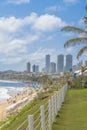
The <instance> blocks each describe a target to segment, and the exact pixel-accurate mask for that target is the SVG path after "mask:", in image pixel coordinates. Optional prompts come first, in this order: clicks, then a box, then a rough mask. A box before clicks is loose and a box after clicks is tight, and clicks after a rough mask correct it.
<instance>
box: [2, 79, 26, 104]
mask: <svg viewBox="0 0 87 130" xmlns="http://www.w3.org/2000/svg"><path fill="white" fill-rule="evenodd" d="M27 86H28V84H26V83H24V82H15V81H3V80H0V103H1V102H4V101H6V100H7V99H9V98H11V97H13V96H15V95H16V94H17V93H20V92H22V91H24V89H25V88H26V87H27Z"/></svg>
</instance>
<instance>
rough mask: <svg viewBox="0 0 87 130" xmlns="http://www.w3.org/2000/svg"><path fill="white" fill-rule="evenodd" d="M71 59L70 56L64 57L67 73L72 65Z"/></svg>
mask: <svg viewBox="0 0 87 130" xmlns="http://www.w3.org/2000/svg"><path fill="white" fill-rule="evenodd" d="M72 62H73V58H72V55H70V54H68V55H66V71H67V72H69V71H70V69H72V65H73V63H72Z"/></svg>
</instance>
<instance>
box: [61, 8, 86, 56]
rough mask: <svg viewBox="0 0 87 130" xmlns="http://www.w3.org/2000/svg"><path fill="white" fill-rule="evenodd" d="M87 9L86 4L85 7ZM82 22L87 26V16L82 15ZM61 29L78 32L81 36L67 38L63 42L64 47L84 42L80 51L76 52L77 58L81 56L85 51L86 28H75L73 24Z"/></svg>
mask: <svg viewBox="0 0 87 130" xmlns="http://www.w3.org/2000/svg"><path fill="white" fill-rule="evenodd" d="M85 9H86V10H87V6H86V8H85ZM83 20H84V23H85V25H86V26H87V16H85V17H84V19H83ZM62 31H68V32H74V33H79V34H80V35H81V37H76V38H72V39H70V40H68V41H67V42H66V43H65V44H64V47H68V46H75V45H79V44H81V43H82V44H83V45H84V44H85V45H84V46H83V47H82V48H81V49H80V51H79V52H78V54H77V58H79V56H81V55H82V54H83V53H84V52H85V51H87V30H86V29H81V28H77V27H73V26H65V27H64V28H63V29H62Z"/></svg>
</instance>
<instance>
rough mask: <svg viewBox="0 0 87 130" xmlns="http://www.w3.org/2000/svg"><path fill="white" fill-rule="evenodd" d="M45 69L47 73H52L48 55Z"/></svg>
mask: <svg viewBox="0 0 87 130" xmlns="http://www.w3.org/2000/svg"><path fill="white" fill-rule="evenodd" d="M45 67H46V72H47V73H48V72H50V55H46V61H45Z"/></svg>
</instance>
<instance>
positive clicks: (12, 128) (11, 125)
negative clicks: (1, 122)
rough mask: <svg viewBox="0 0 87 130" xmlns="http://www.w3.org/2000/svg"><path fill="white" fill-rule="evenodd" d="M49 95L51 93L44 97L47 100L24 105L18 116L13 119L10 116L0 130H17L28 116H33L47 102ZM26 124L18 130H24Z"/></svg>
mask: <svg viewBox="0 0 87 130" xmlns="http://www.w3.org/2000/svg"><path fill="white" fill-rule="evenodd" d="M51 95H52V93H46V94H45V95H44V96H48V97H47V98H45V99H41V98H39V99H37V100H34V101H33V102H31V103H29V104H28V105H26V106H25V107H24V108H23V109H22V110H21V111H20V113H19V114H18V115H16V116H14V117H13V116H12V117H11V116H10V117H9V118H8V120H7V121H6V123H5V126H4V127H3V128H2V129H0V130H17V128H18V127H19V126H20V125H21V124H22V123H23V122H24V121H25V120H26V119H27V118H28V115H29V114H33V113H34V112H35V111H37V110H38V109H39V108H40V106H41V105H42V104H45V103H46V102H47V101H48V99H49V98H50V96H51ZM35 116H36V115H35ZM27 124H28V121H26V122H25V124H24V125H23V126H22V127H21V128H20V130H25V129H26V127H27Z"/></svg>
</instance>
